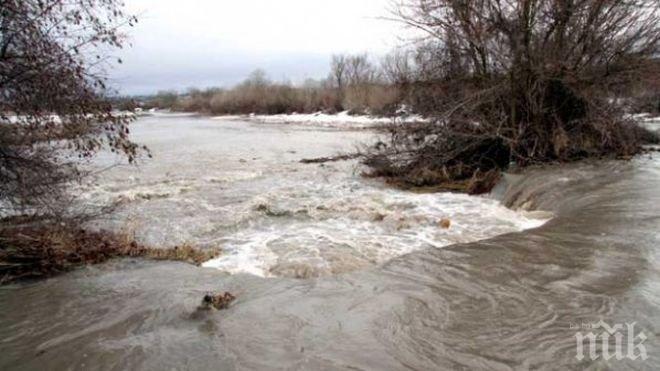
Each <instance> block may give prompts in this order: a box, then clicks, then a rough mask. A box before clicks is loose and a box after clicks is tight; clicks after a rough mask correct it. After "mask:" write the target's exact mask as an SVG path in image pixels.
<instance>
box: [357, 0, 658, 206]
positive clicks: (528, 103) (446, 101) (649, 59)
mask: <svg viewBox="0 0 660 371" xmlns="http://www.w3.org/2000/svg"><path fill="white" fill-rule="evenodd" d="M571 4H572V5H571ZM398 16H399V17H400V18H401V19H402V20H403V21H405V22H406V23H408V24H411V25H414V26H416V27H419V28H421V29H424V30H427V31H429V34H430V36H429V37H428V38H427V39H426V40H425V42H424V43H423V45H422V46H421V47H420V48H419V49H418V51H417V58H416V60H417V61H418V62H420V61H421V62H420V64H419V68H418V69H417V70H416V71H415V81H414V82H413V84H412V93H411V100H412V101H413V104H414V107H415V109H416V110H418V111H419V112H421V113H423V114H425V115H427V116H428V117H431V118H432V120H430V121H429V122H428V123H421V124H418V125H414V126H410V125H408V126H398V127H396V128H393V130H392V135H391V140H390V142H389V143H386V144H380V145H379V146H378V147H377V148H374V149H373V151H372V152H371V153H370V154H369V155H368V156H367V158H366V160H365V163H366V164H367V165H369V166H371V168H372V170H371V172H370V175H373V176H385V177H389V178H391V179H393V180H394V181H395V182H397V183H402V184H408V185H415V186H429V185H435V186H438V187H440V188H444V189H448V190H461V191H467V192H470V193H483V192H487V191H489V190H490V189H491V188H492V186H493V185H494V184H495V181H496V179H497V177H498V176H499V175H498V174H499V172H500V171H501V170H504V169H506V168H507V167H508V166H509V165H510V164H511V163H515V164H517V165H519V166H528V165H532V164H538V163H547V162H555V161H559V162H563V161H573V160H578V159H583V158H587V157H603V156H614V157H623V158H629V157H630V156H632V155H635V154H636V153H638V152H639V151H640V150H641V148H642V146H641V145H642V143H643V142H644V141H645V140H649V139H650V138H652V137H653V135H651V134H649V133H647V132H645V131H644V130H643V129H641V128H639V127H637V126H636V123H635V122H633V120H632V119H631V118H630V115H627V112H626V108H627V107H626V106H625V105H623V104H620V102H621V101H622V97H623V98H625V97H630V96H632V95H634V92H635V90H636V88H637V87H638V86H639V82H640V81H643V79H645V78H648V77H649V76H654V75H653V74H654V73H655V72H654V71H657V70H656V69H654V68H653V67H654V66H657V61H655V60H654V58H655V57H656V56H657V55H658V42H659V41H660V4H659V3H658V2H657V1H632V2H607V3H606V4H605V3H603V2H602V1H595V0H593V1H591V0H587V1H581V2H578V3H573V2H565V1H550V0H541V1H527V0H525V1H518V2H514V3H512V4H510V5H507V6H501V5H500V3H499V2H498V1H494V0H488V1H480V2H474V3H473V2H463V1H453V0H437V1H433V2H427V1H421V0H410V1H406V2H405V5H404V6H402V7H401V8H400V9H399V12H398ZM656 77H657V76H656ZM651 101H652V99H651Z"/></svg>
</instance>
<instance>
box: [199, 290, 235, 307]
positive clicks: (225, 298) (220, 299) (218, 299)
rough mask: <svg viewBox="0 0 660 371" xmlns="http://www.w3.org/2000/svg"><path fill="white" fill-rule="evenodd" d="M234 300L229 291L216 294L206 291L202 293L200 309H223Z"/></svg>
mask: <svg viewBox="0 0 660 371" xmlns="http://www.w3.org/2000/svg"><path fill="white" fill-rule="evenodd" d="M234 300H236V297H235V296H234V295H232V294H231V293H229V292H225V293H224V294H217V295H213V294H211V293H208V294H206V295H204V299H202V306H201V307H202V309H211V308H215V309H217V310H223V309H227V308H229V304H231V303H232V302H233V301H234Z"/></svg>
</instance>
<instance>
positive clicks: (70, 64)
mask: <svg viewBox="0 0 660 371" xmlns="http://www.w3.org/2000/svg"><path fill="white" fill-rule="evenodd" d="M122 7H123V4H122V2H121V1H120V0H6V1H2V3H0V211H1V212H2V214H6V213H8V212H9V213H13V212H16V211H17V210H18V211H21V212H26V211H33V212H43V211H44V209H45V208H47V207H50V206H52V205H53V201H54V200H57V199H58V197H61V195H62V190H63V189H64V186H65V185H66V184H68V183H69V182H71V181H73V180H75V179H76V178H77V177H78V176H79V175H80V173H79V171H78V169H77V166H76V165H75V163H76V161H75V158H72V156H71V155H72V154H73V157H89V156H91V155H93V154H94V153H95V152H96V151H98V150H99V149H100V148H102V147H103V146H109V147H110V148H111V149H112V150H113V151H116V152H120V153H124V154H126V155H127V156H128V159H129V160H131V161H132V160H133V159H134V158H135V156H136V151H137V150H138V147H137V146H136V145H135V144H134V143H132V142H131V141H130V140H129V139H128V123H129V121H130V120H129V118H128V117H125V116H121V115H115V114H113V112H112V111H111V106H110V105H109V104H108V103H107V102H106V101H105V100H103V99H102V96H103V95H104V93H105V91H106V86H105V80H104V78H103V69H104V68H105V67H106V66H107V65H108V64H109V63H111V60H110V59H109V58H108V57H106V56H105V54H104V53H103V52H107V51H108V50H109V49H112V48H119V47H121V46H122V42H123V37H122V35H121V34H120V33H119V31H118V30H119V27H121V26H123V25H132V24H133V23H134V22H136V19H135V18H134V17H130V16H127V15H125V14H124V13H123V12H122Z"/></svg>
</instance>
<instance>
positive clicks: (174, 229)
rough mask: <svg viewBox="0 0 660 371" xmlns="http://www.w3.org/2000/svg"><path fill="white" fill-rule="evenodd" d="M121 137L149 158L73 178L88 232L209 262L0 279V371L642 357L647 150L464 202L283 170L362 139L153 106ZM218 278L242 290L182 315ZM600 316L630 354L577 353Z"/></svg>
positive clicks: (651, 355) (340, 169) (648, 224)
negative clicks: (183, 251)
mask: <svg viewBox="0 0 660 371" xmlns="http://www.w3.org/2000/svg"><path fill="white" fill-rule="evenodd" d="M133 133H134V136H135V137H134V139H136V140H137V141H138V142H143V143H145V144H147V145H148V146H149V147H150V148H151V150H152V152H153V155H154V158H153V159H152V160H146V161H144V162H142V163H141V164H140V166H139V168H135V167H133V166H127V165H120V166H115V167H113V168H111V169H110V170H107V171H105V172H102V173H100V174H99V175H98V177H97V178H96V179H95V180H94V181H93V182H91V183H90V184H87V185H85V187H83V189H81V194H82V195H83V196H84V199H85V202H87V203H88V204H90V205H92V204H98V205H102V204H104V203H108V202H117V201H120V202H121V205H120V207H119V208H118V209H117V211H116V212H115V214H113V215H112V216H111V217H109V218H107V219H104V220H100V221H97V222H96V226H97V227H103V228H113V229H117V230H130V231H132V233H135V235H136V237H138V238H139V239H140V240H141V241H143V242H145V243H148V244H151V245H155V246H171V245H177V244H184V243H189V244H192V245H196V246H202V247H220V248H222V249H223V251H224V253H223V255H222V256H221V257H220V258H219V259H217V260H214V261H211V262H208V263H207V264H206V265H205V267H203V268H198V267H194V266H190V265H187V264H184V263H167V262H148V261H143V260H133V259H120V260H116V261H112V262H110V263H107V264H102V265H99V266H94V267H88V268H84V269H80V270H77V271H75V272H73V273H70V274H65V275H61V276H57V277H54V278H51V279H48V280H43V281H38V282H26V283H20V284H15V285H10V286H5V287H2V288H0V308H1V309H2V313H3V315H2V317H0V350H1V351H2V352H1V353H0V368H2V369H43V368H49V369H117V370H121V369H149V370H160V369H195V370H196V369H200V370H202V369H300V370H308V369H373V370H381V369H394V370H398V369H401V370H404V369H419V370H425V369H465V370H472V369H498V370H527V369H615V370H619V369H649V370H652V369H658V368H659V367H660V343H659V341H658V338H657V337H658V334H660V284H658V282H660V263H659V261H658V259H659V258H660V245H659V242H660V233H659V232H658V231H660V210H659V208H658V206H657V205H659V204H660V193H659V192H658V190H660V170H658V169H659V168H660V167H659V165H660V162H659V161H658V159H657V158H652V157H649V156H647V155H645V156H640V157H638V158H636V159H633V160H632V161H628V162H593V163H591V162H589V163H579V164H572V165H564V166H561V167H546V168H543V169H528V170H526V171H524V172H522V173H520V174H508V175H507V176H506V177H505V179H504V180H503V181H502V183H501V184H500V185H499V186H498V187H497V188H496V190H495V191H494V192H493V193H492V194H491V195H490V196H488V197H469V196H462V195H454V194H444V193H439V194H414V193H409V192H404V191H399V190H393V189H390V188H388V187H386V186H384V185H383V184H381V183H380V182H379V181H377V180H373V179H372V180H370V179H364V178H363V177H361V176H360V172H361V171H362V169H361V168H360V166H359V165H358V164H357V163H355V162H351V161H344V162H334V163H326V164H324V165H323V166H320V165H318V164H301V163H300V162H299V160H300V159H302V158H311V157H322V156H331V155H333V154H336V153H339V152H341V151H347V150H350V149H351V148H353V147H354V146H359V145H363V144H364V143H368V142H369V141H372V140H374V138H375V136H377V134H375V133H374V132H371V131H368V130H347V129H346V128H332V127H313V126H306V125H297V126H292V125H286V124H278V125H264V124H256V123H247V122H241V121H226V120H211V119H208V118H198V117H188V116H180V117H173V116H153V117H147V118H142V119H140V121H139V122H138V123H136V125H135V127H134V132H133ZM114 161H115V160H114V158H113V157H112V156H110V155H104V156H102V157H101V158H100V159H98V161H97V163H96V164H94V166H97V167H99V168H105V167H107V166H108V165H110V164H112V163H114ZM551 217H552V218H551ZM443 218H446V219H449V220H451V221H452V224H451V226H450V228H448V229H445V228H442V227H441V226H440V225H439V221H440V220H441V219H443ZM218 291H230V292H232V293H234V294H235V295H236V296H237V298H238V299H237V300H236V302H234V303H233V304H232V306H231V307H230V308H229V309H228V310H224V311H198V310H197V306H198V305H199V303H200V300H201V297H202V296H203V295H204V294H205V293H206V292H218ZM599 321H603V322H605V323H608V324H609V325H612V326H614V325H617V324H622V325H623V324H627V323H634V324H635V329H636V331H637V333H636V334H637V335H639V334H641V335H643V337H644V338H645V340H644V342H643V344H642V345H643V347H644V350H645V352H646V357H645V359H636V360H633V359H631V358H629V357H627V358H626V357H624V358H622V359H615V358H612V359H610V360H605V359H604V357H602V356H600V357H599V358H594V359H591V358H589V357H586V358H584V357H583V358H581V359H580V357H577V353H576V352H577V347H576V335H577V334H578V333H579V332H581V331H586V330H584V326H582V325H585V324H587V325H588V324H594V323H598V322H599ZM636 339H637V340H639V339H641V338H640V337H638V338H636ZM626 345H628V344H626ZM637 345H639V344H637ZM599 349H600V348H599ZM636 350H639V347H638V348H637V349H636Z"/></svg>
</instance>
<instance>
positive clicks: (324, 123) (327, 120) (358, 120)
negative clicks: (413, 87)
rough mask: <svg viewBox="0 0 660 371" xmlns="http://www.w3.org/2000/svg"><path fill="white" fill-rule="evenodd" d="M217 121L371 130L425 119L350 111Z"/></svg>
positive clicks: (227, 118) (251, 115) (261, 116)
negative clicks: (355, 113) (352, 113)
mask: <svg viewBox="0 0 660 371" xmlns="http://www.w3.org/2000/svg"><path fill="white" fill-rule="evenodd" d="M213 119H215V120H225V121H236V120H240V121H250V122H258V123H264V124H305V125H314V126H321V127H350V128H371V127H377V126H382V125H388V124H392V123H411V122H420V121H424V120H425V119H424V118H423V117H421V116H419V115H402V116H397V117H378V116H370V115H350V114H349V113H348V111H344V112H340V113H337V114H327V113H323V112H316V113H305V114H302V113H292V114H280V115H255V114H250V115H226V116H217V117H214V118H213Z"/></svg>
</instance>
